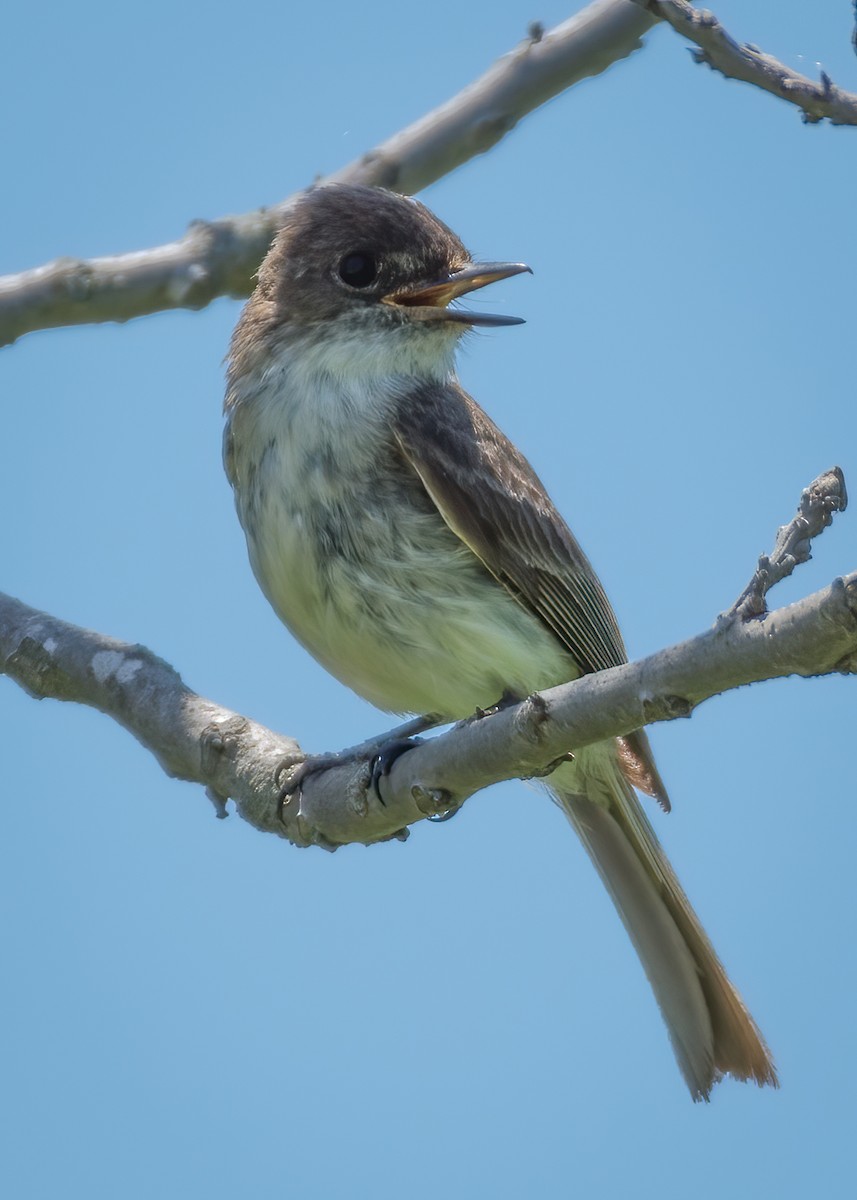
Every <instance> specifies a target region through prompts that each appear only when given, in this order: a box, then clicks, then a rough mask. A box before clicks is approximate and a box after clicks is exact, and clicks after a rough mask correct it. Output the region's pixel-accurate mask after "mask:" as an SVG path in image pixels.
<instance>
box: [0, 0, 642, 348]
mask: <svg viewBox="0 0 857 1200" xmlns="http://www.w3.org/2000/svg"><path fill="white" fill-rule="evenodd" d="M654 23H655V18H654V17H653V16H650V15H649V14H648V13H645V12H643V11H642V9H640V8H638V7H637V6H636V5H635V4H633V3H631V0H596V3H594V4H590V5H589V7H587V8H585V9H583V10H582V11H581V12H579V13H577V14H576V15H575V16H573V17H571V18H570V19H569V20H568V21H565V22H563V24H561V25H558V26H557V27H556V28H555V29H553V30H551V31H549V32H544V31H543V30H542V29H541V28H539V27H538V26H533V27H531V29H530V32H529V36H528V37H527V39H526V40H525V41H524V42H523V43H521V45H519V46H518V47H517V48H516V49H514V50H512V51H511V52H510V53H508V54H506V55H504V56H503V58H501V59H499V61H498V62H496V63H495V64H494V66H492V67H491V68H490V70H488V71H487V72H486V73H485V74H484V75H482V76H481V77H480V78H479V79H477V80H475V81H474V82H473V83H471V84H470V85H469V86H468V87H466V88H465V89H464V90H463V91H462V92H460V93H459V94H458V95H457V96H455V97H453V98H452V99H451V100H449V101H447V102H446V103H445V104H443V105H442V106H441V107H440V108H437V109H435V110H434V111H433V112H430V113H428V114H427V115H426V116H424V117H422V118H421V119H420V120H419V121H417V122H415V123H414V124H413V125H410V126H409V127H408V128H407V129H404V130H402V131H401V132H399V133H397V134H395V135H394V136H393V137H391V138H389V139H388V141H386V142H384V143H383V144H382V145H380V146H378V147H376V149H374V150H371V151H369V153H367V154H364V155H363V157H362V158H359V159H357V160H355V161H354V162H352V163H350V164H349V165H348V166H347V167H344V168H342V169H341V170H339V171H337V172H336V173H335V174H333V175H331V176H329V179H330V180H335V181H336V182H340V183H342V182H348V183H364V184H372V185H378V186H384V187H390V188H395V189H396V190H397V191H400V192H403V193H407V194H413V193H414V192H418V191H420V190H421V189H422V188H424V187H427V186H428V185H429V184H430V183H433V182H434V181H435V180H436V179H440V178H441V177H442V176H443V175H446V174H448V173H449V172H450V171H453V170H455V168H456V167H459V166H461V165H462V163H465V162H467V161H468V160H469V159H471V158H473V157H474V156H475V155H477V154H483V153H485V151H486V150H490V149H491V147H492V146H494V145H496V143H497V142H499V141H500V140H501V138H503V137H505V135H506V134H507V133H508V132H509V131H510V130H511V129H513V128H514V127H515V125H516V124H517V123H518V121H519V120H520V119H521V118H522V117H524V116H526V115H527V113H530V112H532V111H533V109H535V108H538V107H539V106H540V105H542V104H544V103H545V102H546V101H547V100H550V99H551V98H552V97H553V96H556V95H557V94H558V93H559V92H562V91H564V90H565V89H566V88H569V87H571V86H572V85H573V84H576V83H578V82H579V81H580V80H581V79H584V78H586V77H587V76H591V75H597V74H599V73H600V72H602V71H604V70H606V69H607V67H609V66H610V65H611V64H612V63H614V62H616V61H617V60H618V59H621V58H626V57H627V56H628V55H629V54H631V53H632V52H633V51H634V50H636V49H638V48H639V47H640V45H641V42H640V38H641V36H642V35H643V34H644V33H645V32H646V30H647V29H649V28H650V27H651V26H652V25H653V24H654ZM288 205H289V201H288V200H285V201H283V202H282V203H280V204H275V205H272V206H271V207H269V208H261V209H258V210H257V211H256V212H252V213H245V214H243V215H240V216H231V217H221V218H220V219H219V220H215V221H195V222H194V223H193V224H192V225H191V226H190V229H189V230H188V232H187V233H186V234H185V236H184V237H182V238H181V239H179V241H176V242H171V243H170V244H169V245H166V246H157V247H154V248H153V249H150V250H140V251H137V252H135V253H131V254H119V255H115V256H110V257H103V258H93V259H89V260H79V259H72V258H62V259H57V260H56V261H55V262H52V263H47V264H46V265H45V266H42V267H37V268H35V269H33V270H29V271H23V272H21V273H20V274H17V275H8V276H5V277H2V278H0V346H2V345H8V344H10V343H12V342H14V341H15V340H16V339H17V338H19V337H21V336H22V335H23V334H25V333H30V332H32V331H33V330H36V329H51V328H54V327H56V326H61V325H80V324H87V323H94V322H98V321H128V320H131V319H132V318H134V317H140V316H143V315H145V314H147V313H153V312H161V311H163V310H166V309H172V308H192V309H199V308H204V307H205V306H206V305H207V304H210V303H211V301H212V300H214V299H215V298H216V297H218V296H232V297H243V296H247V295H249V293H250V291H251V290H252V286H253V275H254V273H255V271H256V269H257V267H258V266H259V263H260V262H261V261H262V259H263V258H264V256H265V254H266V252H267V250H268V247H269V246H270V244H271V241H272V239H273V237H274V234H275V233H276V232H277V230H278V229H279V227H280V225H281V224H282V221H283V217H284V215H285V213H286V211H287V209H288Z"/></svg>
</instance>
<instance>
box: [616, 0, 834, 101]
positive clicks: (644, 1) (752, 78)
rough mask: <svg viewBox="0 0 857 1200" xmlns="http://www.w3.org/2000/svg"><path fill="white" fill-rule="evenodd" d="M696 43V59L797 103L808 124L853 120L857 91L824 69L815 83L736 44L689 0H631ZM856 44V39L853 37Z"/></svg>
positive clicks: (705, 12) (766, 56) (753, 48)
mask: <svg viewBox="0 0 857 1200" xmlns="http://www.w3.org/2000/svg"><path fill="white" fill-rule="evenodd" d="M634 3H635V4H638V5H639V6H640V8H643V9H645V10H646V12H649V13H652V14H653V15H654V16H656V17H660V18H661V20H663V21H666V22H667V24H669V25H672V27H673V29H674V30H675V31H676V32H677V33H680V34H681V35H682V37H685V38H687V39H688V41H690V42H694V43H695V44H696V45H697V46H698V47H699V49H697V50H695V51H693V58H694V61H695V62H698V63H707V64H708V66H709V67H711V68H712V70H714V71H719V72H720V73H721V75H725V76H726V77H727V78H728V79H740V80H742V82H744V83H752V84H754V85H755V86H756V87H759V88H762V89H763V90H764V91H766V92H770V93H771V95H773V96H779V98H780V99H781V100H786V101H788V103H789V104H794V105H796V106H797V107H798V108H799V109H801V111H802V113H803V119H804V121H806V122H807V123H808V124H810V125H816V124H818V122H819V121H824V120H828V121H830V123H831V125H857V95H854V93H853V92H846V91H843V89H842V88H839V87H837V86H836V84H835V83H834V82H833V80H832V79H831V78H830V76H829V75H828V74H827V72H826V71H822V72H821V79H820V81H819V82H818V83H816V82H815V81H814V80H812V79H809V78H808V77H807V76H806V75H800V74H798V72H797V71H793V70H792V69H791V68H790V67H787V66H785V64H783V63H781V62H779V60H778V59H776V58H772V57H771V55H770V54H764V53H763V52H762V51H761V50H759V49H758V47H756V46H751V45H743V46H741V45H739V44H738V42H736V41H735V40H734V38H732V37H731V36H730V35H729V34H728V33H727V32H726V30H725V29H724V28H723V26H722V25H721V24H720V22H719V21H718V20H717V18H716V17H715V16H714V14H713V13H711V12H708V11H706V10H698V9H695V8H694V7H693V5H691V4H688V3H687V0H634ZM855 44H856V45H857V43H855Z"/></svg>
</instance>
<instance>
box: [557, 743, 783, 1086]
mask: <svg viewBox="0 0 857 1200" xmlns="http://www.w3.org/2000/svg"><path fill="white" fill-rule="evenodd" d="M604 765H605V766H608V771H607V772H606V773H605V774H606V776H607V777H606V778H605V777H602V778H599V779H597V780H596V779H592V778H591V777H590V778H587V779H586V792H587V794H586V795H578V794H575V793H573V792H571V791H566V790H565V788H564V787H562V785H560V787H557V786H556V785H557V784H558V783H560V780H561V779H562V774H563V771H564V770H565V769H563V768H561V769H560V771H558V772H557V773H556V774H555V775H554V776H553V777H552V778H551V789H552V790H553V791H555V793H556V796H557V799H558V800H559V802H560V805H561V806H562V808H563V809H564V811H565V813H566V814H567V816H568V819H569V820H570V821H571V824H572V825H573V826H574V828H575V830H576V831H577V833H578V835H579V836H580V839H581V841H582V842H583V844H584V846H585V847H586V850H587V852H588V854H589V857H590V858H591V859H592V861H593V863H594V864H595V866H596V868H597V870H598V873H599V875H600V876H601V878H602V879H603V880H604V883H605V884H606V886H607V890H608V891H609V893H610V895H611V896H612V898H613V902H614V904H615V905H616V908H617V909H618V911H619V916H620V917H621V918H622V921H623V924H624V925H625V928H626V929H627V931H628V933H629V934H630V937H631V941H632V942H633V943H634V948H635V949H636V951H637V954H638V955H639V956H640V961H641V962H642V964H643V968H644V969H645V972H646V975H647V976H648V979H649V983H650V984H651V985H652V989H653V991H654V993H655V998H656V999H657V1002H658V1005H659V1006H660V1010H661V1013H662V1014H663V1017H664V1020H665V1021H666V1025H667V1029H668V1030H669V1035H670V1041H671V1042H672V1045H673V1050H674V1051H675V1056H676V1058H677V1059H678V1064H679V1067H680V1068H681V1072H682V1075H683V1076H684V1079H685V1082H686V1083H687V1086H688V1087H689V1088H690V1092H691V1095H692V1096H693V1098H694V1100H707V1099H708V1098H709V1095H710V1092H711V1089H712V1087H713V1086H714V1084H715V1083H717V1081H718V1080H719V1079H721V1078H722V1076H723V1075H726V1074H729V1075H732V1076H734V1077H735V1078H737V1079H744V1080H753V1081H754V1082H755V1083H757V1084H759V1086H760V1087H761V1086H762V1085H764V1084H770V1085H771V1086H772V1087H777V1086H778V1082H777V1074H776V1070H775V1068H774V1064H773V1062H772V1060H771V1056H770V1054H769V1052H768V1048H767V1046H766V1045H765V1042H764V1040H763V1038H762V1035H761V1034H760V1032H759V1030H758V1029H757V1027H756V1024H755V1022H754V1021H753V1018H752V1017H751V1016H750V1014H749V1013H748V1011H747V1009H746V1008H745V1007H744V1004H743V1002H742V1000H741V997H740V996H739V995H738V992H737V991H736V990H735V988H734V987H733V986H732V984H731V983H730V981H729V979H728V977H727V975H726V972H725V970H724V969H723V965H722V964H721V962H720V959H719V958H718V957H717V954H716V953H715V951H714V947H713V946H712V945H711V942H710V941H709V940H708V936H707V935H706V933H705V930H704V929H703V928H702V925H701V924H700V921H699V918H698V917H697V915H696V913H695V912H694V911H693V909H692V908H691V906H690V902H689V901H688V899H687V896H685V894H684V892H683V890H682V888H681V885H680V884H679V882H678V879H677V878H676V875H675V872H674V871H673V869H672V867H671V866H670V863H669V860H668V859H667V856H666V854H665V853H664V851H663V850H662V848H661V846H660V843H659V842H658V839H657V837H656V836H655V832H654V830H653V829H652V827H651V825H650V824H649V822H648V820H647V818H646V815H645V813H644V812H643V810H642V808H641V807H640V803H639V801H638V800H637V797H636V796H635V795H634V792H633V790H632V789H631V787H630V785H629V784H628V783H626V782H625V780H624V778H623V777H622V776H621V775H620V773H619V771H618V770H616V769H615V767H614V766H613V763H612V762H611V763H609V764H604ZM599 774H601V772H599ZM569 781H571V780H569ZM574 782H575V784H579V782H580V778H579V776H578V778H576V779H575V780H574Z"/></svg>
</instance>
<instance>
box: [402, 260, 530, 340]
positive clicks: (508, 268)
mask: <svg viewBox="0 0 857 1200" xmlns="http://www.w3.org/2000/svg"><path fill="white" fill-rule="evenodd" d="M524 271H529V273H530V274H532V271H531V270H530V268H529V267H528V266H527V265H526V263H471V264H470V266H468V267H464V268H463V269H462V270H460V271H455V272H453V274H452V275H447V277H446V278H445V279H441V280H439V281H438V282H437V283H430V284H428V285H427V286H426V287H421V288H417V289H416V290H414V291H402V292H391V293H390V294H389V295H387V296H384V297H383V302H384V304H392V305H395V306H396V307H399V308H407V309H412V310H413V311H412V312H410V313H409V315H410V316H411V317H412V318H413V319H414V320H417V321H458V322H459V323H460V324H462V325H523V323H524V319H523V317H505V316H501V315H500V314H499V313H481V312H470V311H468V310H467V309H464V308H450V307H449V305H450V304H451V303H452V301H453V300H457V299H458V297H459V296H464V295H466V294H467V293H468V292H475V291H476V290H477V289H478V288H483V287H487V285H488V284H489V283H496V282H497V280H498V279H508V278H509V276H510V275H520V274H522V273H523V272H524Z"/></svg>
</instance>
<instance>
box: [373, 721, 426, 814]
mask: <svg viewBox="0 0 857 1200" xmlns="http://www.w3.org/2000/svg"><path fill="white" fill-rule="evenodd" d="M422 741H423V739H422V738H396V739H395V740H394V741H392V742H387V744H386V745H384V746H382V747H381V749H380V750H379V751H378V753H377V754H376V755H375V757H374V758H373V759H372V773H371V777H370V781H369V782H370V784H371V787H372V791H373V792H374V793H375V795H376V796H377V797H378V803H379V804H380V805H381V806H382V807H383V808H386V807H387V805H386V803H385V801H384V797H383V796H382V795H381V787H380V784H381V780H382V779H383V778H384V776H385V775H389V774H390V770H391V768H392V766H393V763H394V762H395V761H396V759H397V758H401V757H402V755H403V754H407V752H408V751H409V750H413V749H414V747H415V746H419V745H420V744H421V743H422Z"/></svg>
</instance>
